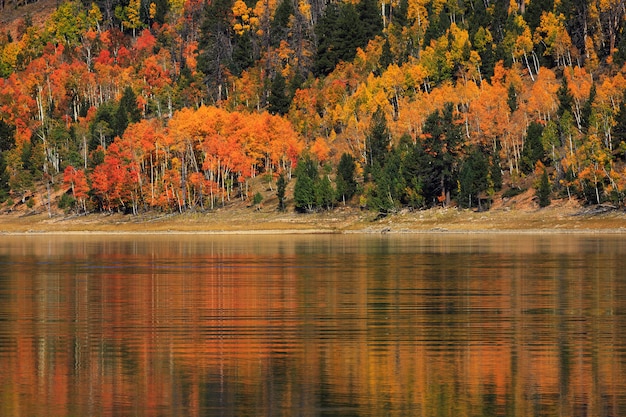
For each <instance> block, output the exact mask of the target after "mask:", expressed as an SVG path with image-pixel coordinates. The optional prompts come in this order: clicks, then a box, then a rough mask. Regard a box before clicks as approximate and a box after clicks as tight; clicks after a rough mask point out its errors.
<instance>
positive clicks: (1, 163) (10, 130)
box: [0, 119, 15, 202]
mask: <svg viewBox="0 0 626 417" xmlns="http://www.w3.org/2000/svg"><path fill="white" fill-rule="evenodd" d="M14 146H15V127H14V126H12V125H10V124H8V123H6V122H5V121H4V120H2V119H0V202H4V200H6V198H7V197H8V195H9V191H10V190H11V187H10V186H9V173H8V172H7V170H6V169H7V163H6V158H5V153H6V152H7V151H9V150H11V149H13V147H14Z"/></svg>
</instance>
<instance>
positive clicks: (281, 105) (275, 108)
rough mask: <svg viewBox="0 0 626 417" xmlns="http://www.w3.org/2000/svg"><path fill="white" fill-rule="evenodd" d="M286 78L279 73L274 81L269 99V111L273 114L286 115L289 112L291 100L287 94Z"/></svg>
mask: <svg viewBox="0 0 626 417" xmlns="http://www.w3.org/2000/svg"><path fill="white" fill-rule="evenodd" d="M285 90H286V85H285V77H283V75H282V74H281V73H280V71H279V72H277V73H276V75H274V78H273V79H272V86H271V88H270V96H269V98H268V103H269V106H268V108H267V109H268V110H269V112H270V113H272V114H280V115H281V116H282V115H284V114H285V113H287V112H288V111H289V106H290V104H291V100H290V99H289V97H288V96H287V94H286V91H285Z"/></svg>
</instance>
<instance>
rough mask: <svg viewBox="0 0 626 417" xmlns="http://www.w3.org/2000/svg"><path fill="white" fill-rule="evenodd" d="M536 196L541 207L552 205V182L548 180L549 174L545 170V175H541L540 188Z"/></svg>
mask: <svg viewBox="0 0 626 417" xmlns="http://www.w3.org/2000/svg"><path fill="white" fill-rule="evenodd" d="M535 196H536V197H537V200H538V202H539V207H548V206H549V205H550V203H551V200H550V181H549V180H548V173H547V172H546V170H545V168H544V170H543V174H541V179H540V180H539V186H538V187H537V192H536V194H535Z"/></svg>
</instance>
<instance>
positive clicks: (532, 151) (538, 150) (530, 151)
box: [520, 122, 545, 174]
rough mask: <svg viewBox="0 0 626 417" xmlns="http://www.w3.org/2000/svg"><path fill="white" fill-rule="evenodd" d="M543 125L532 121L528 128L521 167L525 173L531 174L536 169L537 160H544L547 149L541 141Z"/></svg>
mask: <svg viewBox="0 0 626 417" xmlns="http://www.w3.org/2000/svg"><path fill="white" fill-rule="evenodd" d="M542 133H543V126H542V125H541V124H539V123H537V122H532V123H531V124H530V125H529V126H528V129H527V130H526V140H524V148H523V149H522V157H521V164H520V168H521V169H522V172H523V173H525V174H530V173H531V172H533V170H534V169H535V164H536V163H537V161H542V162H543V161H544V159H545V151H544V149H543V144H542V143H541V134H542Z"/></svg>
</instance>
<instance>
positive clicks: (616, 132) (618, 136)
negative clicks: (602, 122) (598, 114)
mask: <svg viewBox="0 0 626 417" xmlns="http://www.w3.org/2000/svg"><path fill="white" fill-rule="evenodd" d="M611 139H612V141H613V143H612V146H613V149H615V150H619V149H621V148H623V146H622V144H626V90H624V91H623V93H622V101H621V103H620V105H619V109H618V111H617V114H616V115H615V126H614V127H613V133H612V138H611ZM622 157H623V158H624V159H626V153H622Z"/></svg>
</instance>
